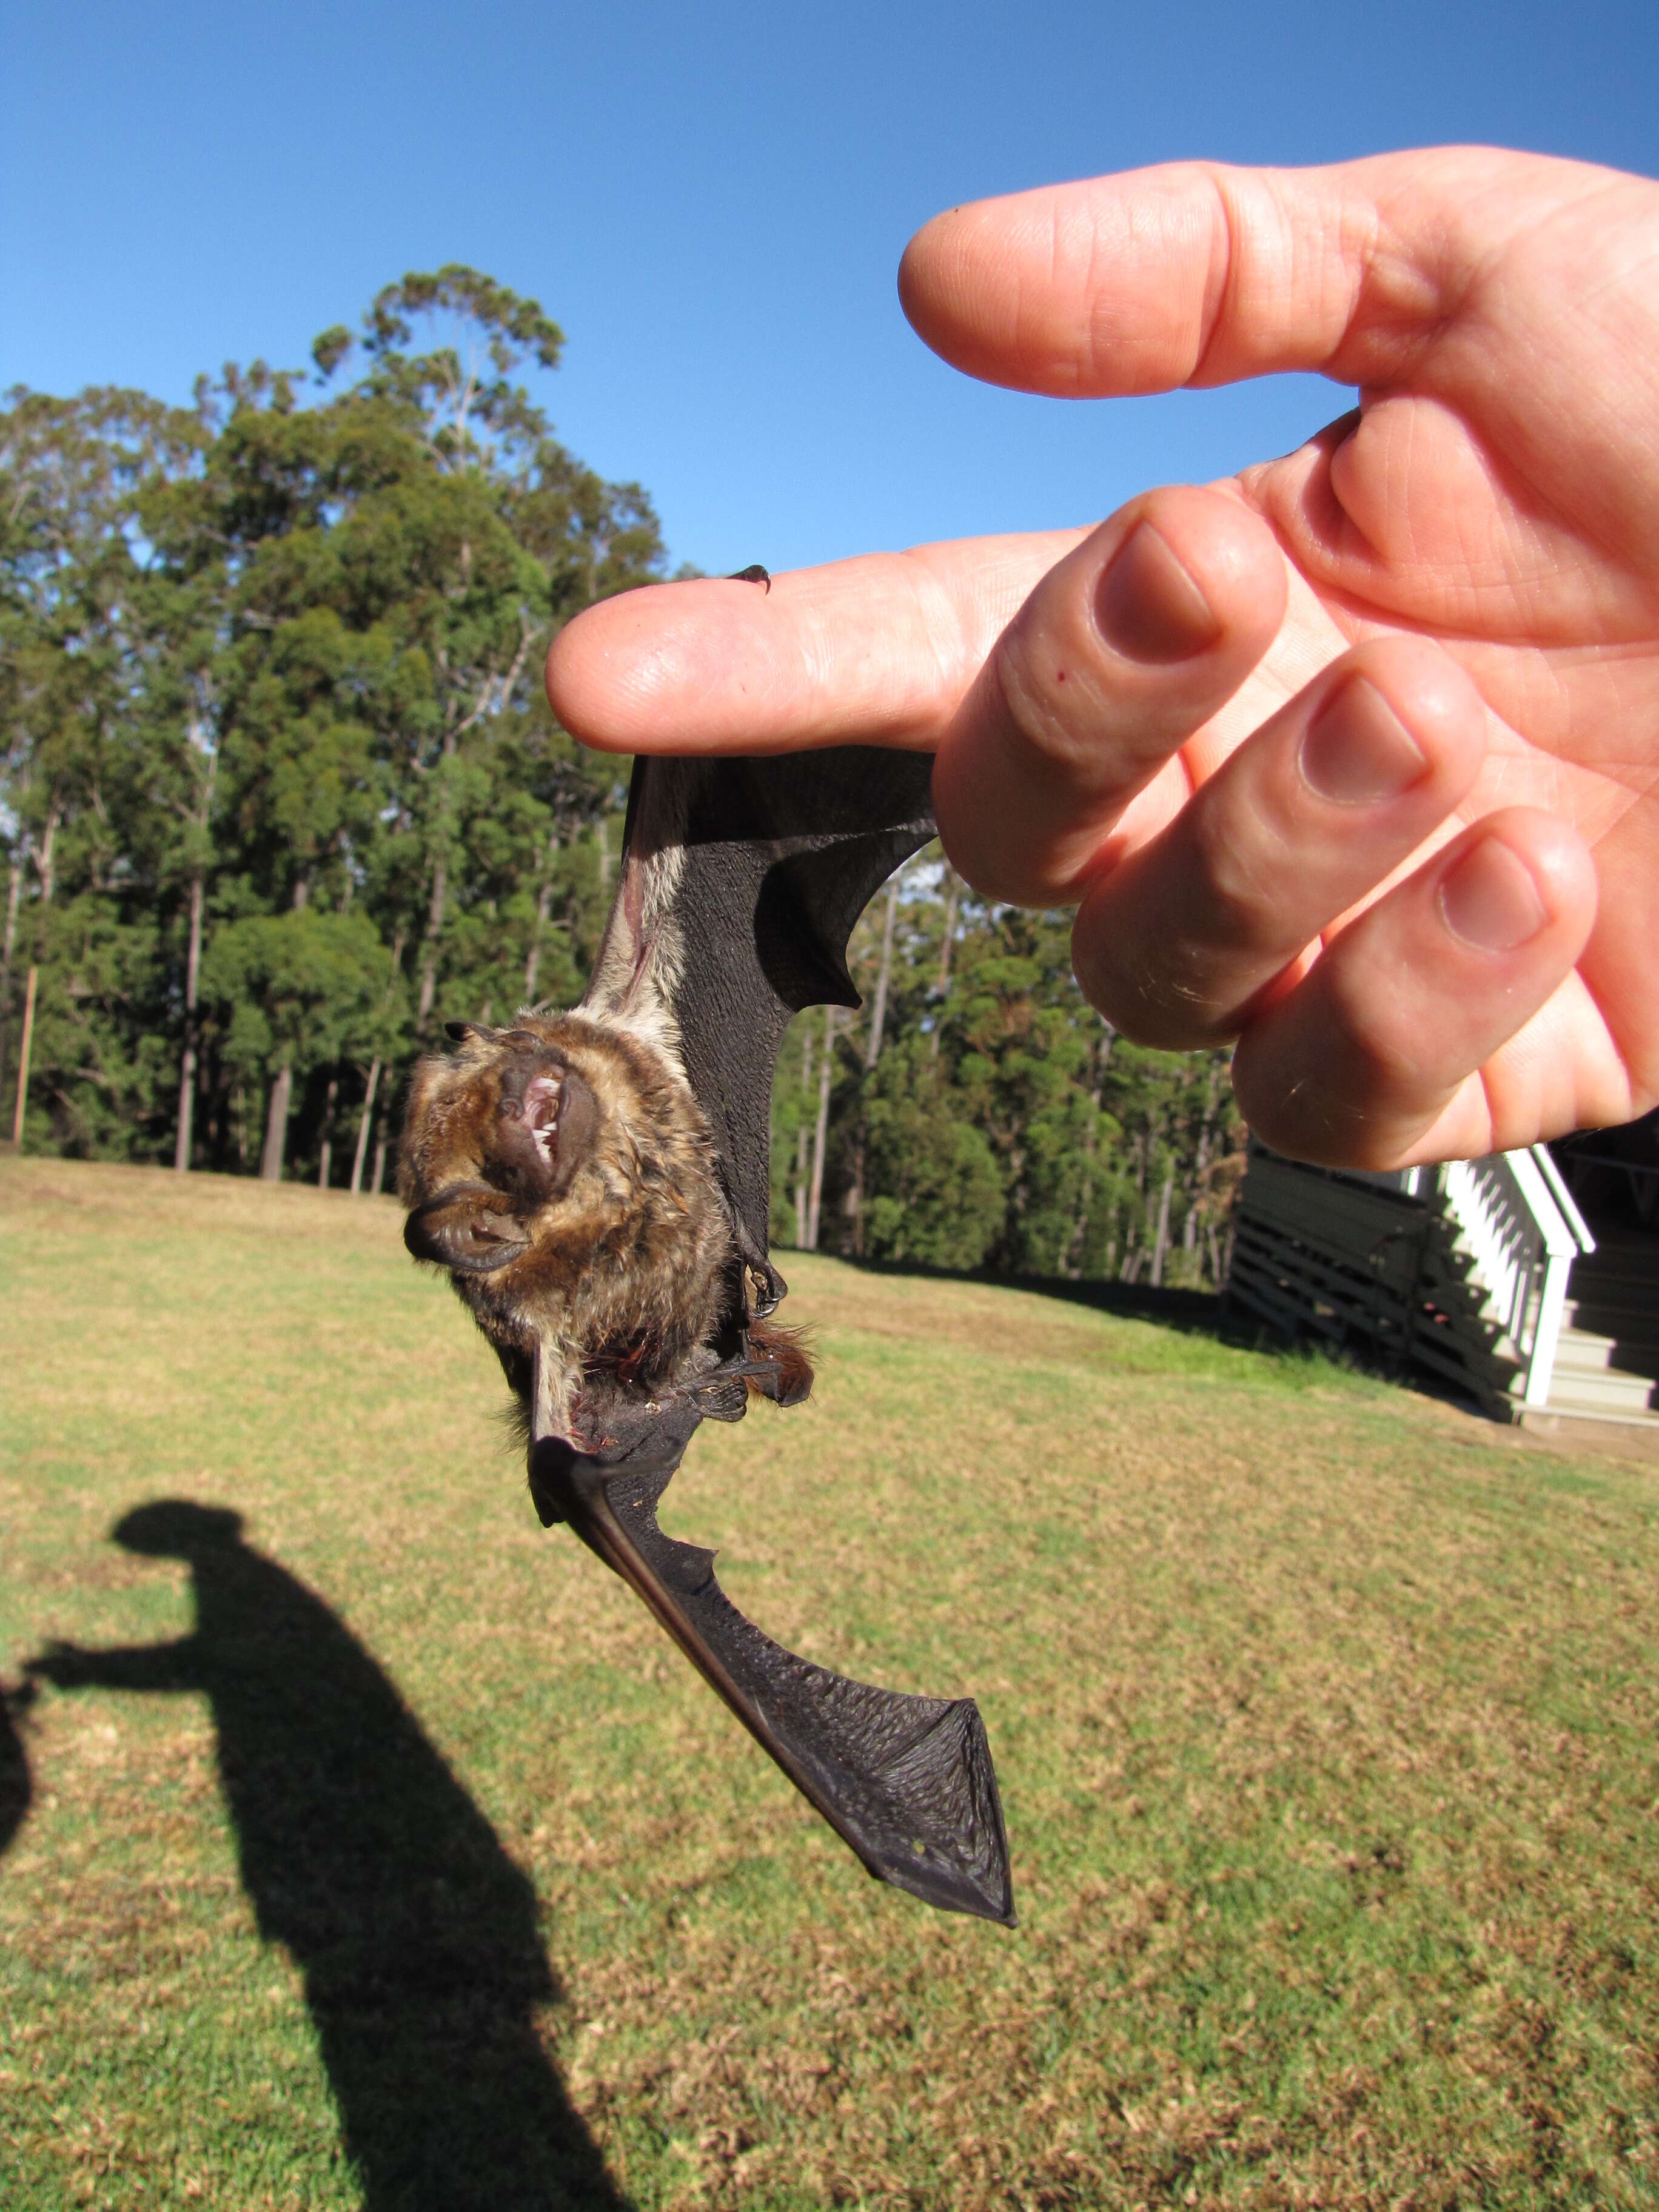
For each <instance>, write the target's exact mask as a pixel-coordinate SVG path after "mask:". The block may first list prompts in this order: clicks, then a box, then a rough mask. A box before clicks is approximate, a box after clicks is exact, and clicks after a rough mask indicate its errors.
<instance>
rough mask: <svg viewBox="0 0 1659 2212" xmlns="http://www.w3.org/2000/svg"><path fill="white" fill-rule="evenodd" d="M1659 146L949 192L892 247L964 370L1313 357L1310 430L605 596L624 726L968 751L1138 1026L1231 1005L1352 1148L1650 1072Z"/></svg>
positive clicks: (1507, 1137) (1658, 632) (1291, 361)
mask: <svg viewBox="0 0 1659 2212" xmlns="http://www.w3.org/2000/svg"><path fill="white" fill-rule="evenodd" d="M1656 269H1659V186H1656V185H1653V184H1650V183H1649V182H1647V181H1645V180H1644V179H1638V178H1634V177H1627V176H1623V175H1620V174H1618V173H1613V172H1611V171H1607V170H1600V169H1593V168H1589V167H1581V166H1579V165H1577V164H1574V163H1569V162H1561V161H1547V160H1544V159H1541V158H1537V157H1532V156H1528V155H1515V154H1504V153H1499V152H1493V151H1488V150H1485V149H1441V150H1437V151H1432V152H1427V153H1419V154H1402V155H1385V156H1382V157H1379V158H1377V159H1375V160H1371V161H1358V162H1354V163H1352V164H1348V165H1346V166H1343V167H1336V168H1329V169H1319V170H1304V171H1243V170H1230V169H1225V168H1219V167H1209V166H1200V165H1180V166H1176V167H1164V168H1158V169H1151V170H1143V171H1139V172H1135V173H1129V174H1127V175H1124V176H1121V177H1108V178H1103V179H1097V180H1095V181H1093V182H1090V183H1085V184H1080V185H1060V186H1055V187H1053V188H1050V189H1046V190H1043V191H1036V192H1029V193H1024V194H1020V195H1018V196H1016V197H1012V198H1008V199H1003V200H993V201H987V202H983V203H981V204H978V205H976V206H971V207H966V208H962V209H957V210H953V211H952V212H951V213H950V214H948V215H945V216H939V217H938V218H936V219H935V221H934V222H931V223H929V224H928V225H927V228H925V229H924V230H922V231H921V233H920V234H918V236H917V237H916V238H915V240H912V242H911V245H910V246H909V248H908V251H907V252H906V254H905V257H904V262H903V266H902V270H901V276H900V289H901V294H902V298H903V301H904V305H905V307H906V311H907V312H908V314H909V315H910V318H911V319H912V321H913V322H914V323H915V325H916V327H917V329H918V330H919V331H921V335H922V336H923V337H925V338H926V339H927V342H928V343H930V344H931V345H933V347H934V348H935V349H937V350H938V351H939V352H940V353H941V354H943V355H944V356H945V358H946V359H948V360H950V361H951V362H955V363H956V364H957V366H958V367H960V368H964V369H966V370H967V371H969V373H970V374H975V375H978V376H981V377H985V378H987V379H988V380H992V381H994V382H998V383H1002V384H1007V385H1012V386H1018V387H1020V388H1022V389H1025V390H1030V391H1038V392H1055V393H1068V394H1073V395H1076V396H1079V397H1086V396H1095V395H1103V394H1122V393H1130V392H1153V391H1162V390H1167V389H1170V388H1173V387H1175V386H1181V385H1210V384H1220V383H1226V382H1231V381H1234V380H1238V379H1241V378H1243V377H1247V376H1255V375H1262V374H1268V373H1270V372H1273V371H1276V370H1283V369H1317V370H1320V371H1322V372H1324V373H1325V374H1328V375H1329V376H1331V377H1332V378H1333V379H1334V380H1337V381H1338V382H1340V383H1344V384H1349V385H1358V386H1359V389H1360V406H1359V409H1358V411H1357V412H1356V413H1355V414H1354V415H1352V416H1346V417H1344V418H1343V419H1342V420H1341V421H1340V422H1335V423H1334V424H1332V425H1331V427H1330V428H1328V429H1327V430H1326V431H1324V432H1322V434H1321V435H1319V436H1318V437H1316V438H1315V439H1313V440H1312V441H1310V443H1309V444H1307V445H1306V446H1304V447H1302V448H1301V449H1300V450H1299V451H1298V452H1297V453H1292V454H1290V455H1288V456H1286V457H1285V459H1279V460H1274V461H1268V462H1265V463H1263V464H1261V465H1259V466H1256V467H1254V468H1251V469H1249V470H1247V471H1244V473H1243V475H1242V476H1241V477H1238V478H1237V479H1236V480H1233V481H1231V482H1230V483H1225V484H1221V485H1216V486H1212V487H1209V488H1207V489H1196V488H1192V487H1176V488H1169V489H1164V490H1161V491H1154V492H1151V493H1148V494H1146V495H1143V496H1141V497H1139V498H1138V499H1135V500H1133V501H1130V502H1129V503H1128V505H1127V507H1123V508H1121V509H1120V511H1119V512H1118V513H1116V514H1115V515H1114V516H1113V517H1112V518H1111V519H1110V520H1109V521H1108V522H1106V523H1104V524H1103V525H1102V526H1100V527H1099V528H1097V529H1096V530H1093V531H1091V532H1055V533H1048V534H1045V535H1042V536H1032V537H1022V538H1000V539H979V540H966V541H962V542H960V543H957V544H946V545H935V546H924V547H921V548H919V549H916V550H913V551H911V552H909V553H905V554H897V555H885V556H870V557H867V558H864V559H860V560H855V561H847V562H836V563H834V564H833V565H831V566H829V567H827V568H817V569H806V570H801V571H798V572H796V573H795V574H792V575H781V576H778V577H775V578H774V580H773V585H772V589H771V591H770V592H769V593H768V594H766V595H764V596H763V595H762V594H761V593H759V592H755V591H753V590H752V589H751V588H750V587H749V586H745V585H743V584H739V583H733V582H715V581H712V580H711V581H702V582H697V583H692V584H683V585H672V586H663V587H660V588H658V589H653V590H650V591H646V592H634V593H629V594H628V595H626V596H624V597H622V598H619V599H612V600H609V601H607V602H605V604H604V605H601V606H599V607H596V608H594V609H592V610H591V611H589V612H588V613H586V614H585V615H583V616H582V617H580V619H579V620H578V621H576V622H574V623H572V624H571V625H570V626H569V627H568V629H566V630H565V631H563V632H562V635H560V637H559V638H558V639H557V640H556V641H555V644H554V647H553V650H552V653H551V654H550V659H549V664H548V687H549V694H550V697H551V699H552V702H553V706H554V708H555V711H556V713H557V714H559V716H560V718H561V720H562V721H563V723H564V724H565V726H566V727H567V728H568V729H570V730H571V731H572V732H574V734H575V735H576V736H578V737H580V738H583V739H585V740H586V742H588V743H590V744H599V745H602V746H606V747H609V748H611V749H614V750H621V751H642V752H644V751H683V750H732V751H742V750H751V751H775V750H782V749H786V748H790V747H795V746H801V745H814V744H840V743H852V742H862V743H876V744H900V745H910V746H915V747H921V748H935V749H937V751H938V755H939V759H938V763H937V767H936V769H935V773H934V794H935V799H936V803H937V808H938V814H939V828H940V832H941V835H942V836H943V838H944V840H945V848H946V850H947V851H948V852H949V853H950V854H951V858H952V860H954V861H955V862H956V864H957V866H958V867H959V868H960V869H961V870H962V872H963V874H964V875H965V876H966V877H967V878H968V879H969V882H971V883H973V884H975V886H976V887H977V888H978V889H980V890H981V891H983V892H985V893H987V894H988V895H990V896H994V897H998V898H1005V899H1009V900H1015V901H1019V902H1027V903H1044V902H1048V903H1067V902H1073V901H1078V902H1080V903H1079V913H1078V916H1077V922H1076V927H1075V930H1074V933H1073V958H1074V962H1075V964H1076V968H1077V972H1078V975H1079V980H1080V981H1081V982H1082V984H1083V987H1084V988H1085V991H1086V992H1087V993H1088V994H1089V996H1090V997H1091V999H1092V1000H1093V1001H1094V1002H1095V1004H1096V1005H1097V1006H1099V1007H1100V1008H1101V1009H1102V1011H1103V1012H1104V1013H1106V1014H1107V1015H1108V1016H1109V1018H1110V1019H1111V1020H1112V1021H1113V1022H1114V1023H1115V1024H1116V1026H1117V1027H1119V1028H1120V1029H1121V1030H1123V1031H1124V1032H1125V1033H1126V1034H1127V1035H1128V1036H1132V1037H1133V1038H1136V1039H1138V1040H1139V1041H1140V1042H1146V1043H1151V1044H1158V1045H1164V1046H1171V1047H1184V1046H1196V1045H1212V1044H1217V1043H1221V1042H1226V1041H1227V1040H1229V1039H1231V1038H1237V1050H1236V1054H1235V1058H1234V1080H1235V1083H1236V1085H1237V1091H1238V1094H1239V1099H1240V1103H1241V1105H1242V1107H1243V1111H1244V1113H1245V1115H1246V1116H1247V1117H1248V1119H1249V1121H1251V1123H1252V1124H1253V1126H1254V1127H1255V1128H1256V1129H1257V1130H1258V1131H1259V1132H1260V1133H1261V1134H1262V1135H1263V1136H1264V1137H1265V1138H1267V1139H1268V1140H1269V1141H1270V1142H1271V1143H1273V1144H1274V1145H1276V1146H1279V1147H1281V1148H1282V1149H1283V1150H1285V1151H1287V1152H1293V1153H1297V1154H1300V1155H1301V1156H1303V1157H1304V1158H1311V1159H1318V1160H1324V1161H1328V1162H1331V1163H1334V1164H1350V1165H1355V1166H1362V1167H1385V1166H1395V1165H1400V1164H1407V1163H1408V1162H1411V1161H1414V1160H1423V1159H1435V1158H1452V1157H1455V1156H1458V1155H1470V1154H1475V1153H1480V1152H1487V1151H1492V1150H1497V1149H1504V1148H1508V1147H1510V1146H1517V1145H1522V1144H1526V1143H1528V1142H1530V1141H1532V1140H1534V1139H1537V1138H1539V1137H1541V1136H1549V1135H1553V1134H1557V1133H1561V1132H1563V1131H1565V1130H1567V1129H1570V1128H1573V1127H1583V1126H1589V1125H1593V1124H1595V1123H1602V1122H1610V1121H1625V1120H1627V1119H1630V1118H1632V1116H1634V1115H1637V1114H1639V1113H1642V1112H1644V1110H1646V1109H1647V1108H1648V1107H1649V1106H1650V1105H1651V1104H1653V1103H1655V1101H1656V1099H1659V991H1656V990H1655V988H1654V987H1653V986H1652V984H1651V982H1650V977H1649V971H1648V969H1647V968H1646V960H1647V958H1648V957H1649V956H1650V941H1651V940H1652V939H1653V938H1654V936H1655V933H1656V926H1659V276H1656Z"/></svg>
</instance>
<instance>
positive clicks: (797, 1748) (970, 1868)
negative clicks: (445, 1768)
mask: <svg viewBox="0 0 1659 2212" xmlns="http://www.w3.org/2000/svg"><path fill="white" fill-rule="evenodd" d="M688 1433H689V1431H688ZM682 1451H684V1440H683V1439H682V1440H679V1441H678V1448H677V1449H675V1448H672V1447H671V1457H672V1461H673V1464H672V1465H671V1466H667V1467H665V1466H664V1465H663V1464H662V1458H661V1456H659V1455H658V1454H657V1453H656V1452H654V1451H649V1452H647V1453H642V1454H641V1456H639V1457H635V1458H633V1459H632V1460H631V1462H630V1459H629V1456H628V1455H626V1454H625V1453H624V1455H623V1457H622V1460H621V1462H620V1463H618V1462H617V1460H615V1459H613V1460H611V1461H609V1462H607V1461H605V1460H600V1459H598V1458H594V1457H589V1456H587V1455H579V1454H575V1453H574V1452H572V1451H571V1450H570V1448H569V1447H568V1446H565V1447H564V1448H563V1449H562V1451H560V1452H559V1453H558V1454H557V1455H550V1454H548V1451H547V1447H546V1445H543V1446H539V1447H538V1465H537V1468H536V1475H538V1476H539V1480H540V1484H541V1486H542V1487H544V1489H546V1490H548V1491H549V1492H556V1493H557V1496H558V1504H559V1517H561V1518H563V1519H568V1520H569V1521H570V1522H572V1523H573V1524H574V1527H575V1528H576V1530H577V1533H578V1534H580V1536H581V1537H582V1538H583V1540H584V1541H586V1543H588V1544H589V1545H591V1546H592V1548H593V1550H594V1551H596V1552H597V1553H599V1556H600V1558H601V1559H604V1560H605V1562H606V1564H607V1565H610V1566H611V1567H614V1568H615V1569H616V1571H617V1573H618V1574H619V1575H621V1576H622V1577H623V1580H624V1581H625V1582H627V1583H629V1584H630V1585H631V1587H632V1588H633V1589H635V1591H636V1592H637V1593H638V1595H640V1596H641V1598H643V1599H644V1601H645V1602H646V1604H647V1605H648V1606H649V1607H650V1608H651V1610H652V1612H653V1613H655V1615H656V1616H657V1619H658V1620H659V1621H660V1622H661V1623H662V1626H664V1627H665V1629H666V1630H667V1631H668V1633H669V1634H670V1635H671V1637H672V1638H673V1639H674V1641H675V1642H676V1643H677V1644H678V1645H679V1647H680V1649H681V1650H682V1651H684V1653H685V1655H686V1656H687V1657H688V1658H689V1659H690V1661H691V1662H692V1664H693V1665H694V1666H695V1667H696V1668H697V1669H698V1671H699V1672H700V1673H701V1674H702V1675H703V1676H704V1677H705V1679H706V1680H708V1682H709V1683H710V1684H711V1685H712V1686H713V1687H714V1689H715V1690H717V1691H718V1692H720V1696H721V1697H722V1698H723V1699H725V1700H726V1704H727V1705H730V1706H731V1708H732V1711H733V1712H735V1713H736V1714H737V1716H738V1718H739V1719H740V1720H741V1721H742V1722H743V1723H744V1725H745V1726H746V1727H747V1728H748V1729H749V1730H750V1733H751V1734H752V1735H754V1736H755V1737H756V1738H757V1741H759V1742H760V1743H761V1744H763V1746H764V1747H765V1748H766V1749H767V1750H768V1751H769V1753H771V1755H772V1757H773V1758H774V1759H775V1760H776V1761H777V1763H778V1765H780V1766H781V1768H782V1769H783V1771H784V1772H785V1773H786V1774H787V1776H788V1777H789V1778H790V1780H791V1781H792V1782H793V1783H794V1784H795V1786H796V1788H797V1789H799V1790H800V1792H801V1794H802V1795H803V1796H805V1797H806V1798H807V1799H808V1800H809V1802H811V1804H813V1805H815V1806H816V1807H817V1809H818V1811H819V1812H820V1813H822V1814H823V1817H824V1819H825V1820H828V1821H829V1825H830V1826H831V1827H833V1828H834V1829H835V1830H836V1833H837V1834H838V1835H840V1836H841V1837H842V1839H843V1840H844V1841H845V1842H846V1843H848V1844H850V1846H851V1847H852V1849H853V1850H854V1851H855V1852H856V1853H857V1854H858V1856H859V1857H860V1859H861V1860H862V1861H863V1862H864V1864H865V1865H866V1867H867V1868H868V1869H869V1870H870V1872H871V1873H872V1875H875V1876H876V1877H877V1878H878V1880H879V1881H890V1882H892V1883H894V1884H895V1885H896V1887H898V1888H900V1889H907V1890H908V1891H909V1892H910V1893H912V1895H913V1896H915V1897H920V1898H922V1899H925V1900H926V1901H927V1903H928V1904H929V1905H937V1906H939V1907H940V1908H941V1909H942V1910H943V1911H946V1912H972V1913H976V1914H978V1915H979V1916H980V1917H981V1918H983V1919H987V1920H998V1921H1000V1922H1001V1923H1003V1924H1004V1926H1005V1927H1012V1925H1013V1924H1014V1896H1013V1883H1012V1877H1011V1875H1010V1873H1009V1868H1008V1839H1007V1836H1006V1832H1005V1830H1004V1827H1003V1823H1002V1804H1001V1800H1000V1798H999V1796H998V1795H997V1783H996V1774H995V1771H994V1768H993V1766H992V1765H991V1753H990V1748H989V1747H988V1745H987V1742H986V1740H985V1725H984V1723H983V1722H982V1721H981V1718H980V1716H979V1709H978V1707H977V1706H976V1705H975V1704H974V1702H973V1700H972V1699H971V1698H957V1699H945V1698H917V1697H908V1696H905V1695H903V1694H902V1693H901V1692H898V1691H896V1690H883V1689H878V1688H876V1687H875V1686H873V1685H872V1684H870V1683H867V1682H854V1681H851V1680H848V1677H847V1676H845V1675H844V1674H831V1673H830V1672H829V1669H828V1668H824V1667H817V1666H814V1665H813V1663H812V1662H811V1660H808V1659H802V1658H799V1657H798V1656H796V1655H795V1654H794V1653H793V1651H786V1650H784V1649H783V1647H782V1645H781V1644H775V1643H774V1642H773V1641H772V1639H771V1638H770V1637H769V1636H765V1635H763V1634H762V1632H761V1631H760V1630H759V1629H758V1628H757V1627H756V1626H755V1625H754V1623H753V1622H752V1621H751V1620H747V1619H745V1618H744V1615H743V1614H742V1613H739V1612H738V1609H737V1607H735V1606H734V1605H733V1604H732V1601H731V1600H730V1599H729V1598H728V1597H727V1596H726V1593H725V1591H724V1590H722V1589H721V1588H720V1584H719V1583H717V1582H716V1581H715V1579H714V1553H712V1552H708V1551H705V1550H703V1549H702V1547H699V1546H697V1545H695V1544H684V1543H681V1542H679V1541H677V1540H676V1539H675V1538H673V1537H671V1536H665V1534H663V1532H662V1530H661V1529H660V1528H659V1527H658V1525H657V1501H658V1499H659V1498H660V1497H661V1496H662V1493H663V1492H664V1491H665V1489H666V1488H667V1486H668V1484H669V1481H670V1480H671V1477H672V1475H673V1473H674V1469H675V1467H677V1466H678V1462H679V1455H680V1453H681V1452H682ZM647 1459H648V1460H651V1461H654V1464H649V1463H647ZM534 1479H535V1476H532V1480H534Z"/></svg>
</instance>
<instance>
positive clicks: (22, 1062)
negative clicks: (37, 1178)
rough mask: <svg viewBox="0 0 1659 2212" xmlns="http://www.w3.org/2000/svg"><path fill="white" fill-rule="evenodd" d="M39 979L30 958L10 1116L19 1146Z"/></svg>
mask: <svg viewBox="0 0 1659 2212" xmlns="http://www.w3.org/2000/svg"><path fill="white" fill-rule="evenodd" d="M39 981H40V969H38V968H37V967H36V966H35V964H34V963H33V961H32V960H31V961H30V963H29V980H28V982H27V985H26V986H25V987H24V991H23V1038H22V1042H21V1044H20V1046H19V1047H18V1051H17V1104H16V1107H15V1110H14V1112H13V1114H12V1117H11V1140H12V1143H13V1144H14V1145H19V1146H21V1143H22V1141H23V1117H24V1115H25V1113H26V1112H27V1108H28V1101H29V1048H30V1047H31V1046H32V1045H33V1042H34V989H35V985H36V984H37V983H38V982H39Z"/></svg>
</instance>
